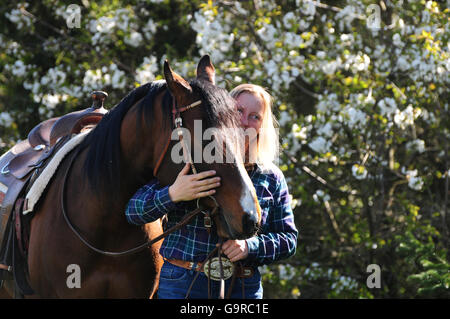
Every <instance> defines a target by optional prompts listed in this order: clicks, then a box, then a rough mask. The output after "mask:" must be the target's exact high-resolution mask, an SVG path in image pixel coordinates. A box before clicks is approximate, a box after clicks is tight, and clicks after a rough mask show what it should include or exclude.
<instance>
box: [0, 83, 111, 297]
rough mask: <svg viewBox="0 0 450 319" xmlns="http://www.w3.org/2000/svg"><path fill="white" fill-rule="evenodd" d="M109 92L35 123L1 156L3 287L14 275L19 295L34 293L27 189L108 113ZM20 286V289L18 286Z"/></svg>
mask: <svg viewBox="0 0 450 319" xmlns="http://www.w3.org/2000/svg"><path fill="white" fill-rule="evenodd" d="M107 96H108V94H107V93H106V92H103V91H94V92H92V93H91V97H92V100H93V103H92V106H91V107H89V108H86V109H84V110H81V111H76V112H72V113H69V114H66V115H64V116H62V117H56V118H51V119H49V120H46V121H44V122H42V123H40V124H38V125H36V127H34V128H33V129H32V130H31V131H30V133H29V134H28V137H27V139H26V140H24V141H21V142H20V143H18V144H16V145H15V146H14V147H13V148H12V149H10V150H9V151H8V152H7V153H5V154H4V155H3V156H1V157H0V288H1V287H2V285H3V281H4V280H6V279H14V281H15V288H18V290H19V291H20V293H19V294H18V295H16V296H19V297H20V296H23V295H29V294H33V293H34V292H33V290H32V289H31V287H30V286H29V285H28V280H27V277H28V268H27V247H28V235H29V222H30V219H31V218H32V216H30V217H28V216H29V215H33V214H28V215H26V217H25V216H23V215H22V214H21V213H22V210H23V202H24V198H25V196H26V193H27V190H28V189H29V188H30V187H31V185H32V184H33V182H34V181H35V180H36V178H37V177H38V176H39V174H40V173H41V172H42V170H43V169H44V168H45V166H46V164H47V163H48V162H49V161H50V159H51V158H52V156H53V155H54V154H56V152H57V151H58V150H59V149H60V148H61V147H62V146H63V145H64V144H65V143H66V142H67V141H68V140H70V138H71V137H72V136H73V135H74V134H78V133H80V132H83V131H85V130H89V129H92V128H93V127H95V125H97V123H98V122H100V120H101V119H102V118H103V116H104V115H105V114H106V113H107V110H106V109H105V108H104V101H105V99H106V98H107ZM15 290H17V289H15Z"/></svg>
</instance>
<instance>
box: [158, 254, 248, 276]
mask: <svg viewBox="0 0 450 319" xmlns="http://www.w3.org/2000/svg"><path fill="white" fill-rule="evenodd" d="M221 259H222V269H223V278H224V279H225V280H227V279H229V278H231V276H233V274H234V273H235V275H236V277H239V278H250V277H252V276H253V275H254V270H253V268H252V267H245V266H241V265H238V264H234V263H232V262H231V261H230V260H229V259H228V258H226V257H222V258H221ZM165 260H166V261H167V262H169V263H171V264H172V265H175V266H178V267H182V268H185V269H189V270H195V271H201V272H203V273H204V274H205V275H206V276H207V277H209V278H210V279H212V280H216V281H219V280H220V264H219V257H214V258H212V259H211V261H210V262H209V261H207V262H206V263H205V266H204V267H203V269H202V265H203V263H194V262H192V261H185V260H180V259H165Z"/></svg>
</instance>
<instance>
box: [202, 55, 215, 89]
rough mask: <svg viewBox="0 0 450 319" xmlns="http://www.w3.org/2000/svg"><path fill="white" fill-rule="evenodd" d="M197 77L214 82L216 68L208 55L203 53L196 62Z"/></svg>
mask: <svg viewBox="0 0 450 319" xmlns="http://www.w3.org/2000/svg"><path fill="white" fill-rule="evenodd" d="M197 79H203V80H206V81H208V82H211V83H212V84H215V83H216V70H215V69H214V65H213V64H212V62H211V58H210V57H209V55H204V56H203V57H202V58H201V59H200V61H199V62H198V66H197Z"/></svg>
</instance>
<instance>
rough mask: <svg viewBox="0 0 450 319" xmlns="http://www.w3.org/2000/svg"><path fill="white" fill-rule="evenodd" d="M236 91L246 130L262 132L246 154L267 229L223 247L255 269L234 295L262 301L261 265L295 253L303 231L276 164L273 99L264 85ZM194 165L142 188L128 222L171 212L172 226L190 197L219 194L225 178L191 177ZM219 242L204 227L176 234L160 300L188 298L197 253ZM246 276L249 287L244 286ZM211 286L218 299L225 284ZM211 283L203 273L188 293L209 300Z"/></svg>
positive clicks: (169, 241)
mask: <svg viewBox="0 0 450 319" xmlns="http://www.w3.org/2000/svg"><path fill="white" fill-rule="evenodd" d="M230 94H231V95H232V96H233V97H234V98H235V100H236V101H237V108H238V111H239V113H240V115H241V126H242V128H243V129H244V130H246V129H253V130H255V131H256V132H257V135H256V143H254V141H253V142H252V141H250V143H249V145H248V149H247V153H248V154H247V155H248V156H247V157H246V158H248V159H249V161H250V162H249V163H246V168H247V172H248V174H249V176H250V179H251V180H252V182H253V185H254V187H255V190H256V194H257V197H258V201H259V204H260V206H261V230H260V231H259V232H258V234H257V235H256V236H254V237H252V238H249V239H246V240H227V241H226V242H225V243H224V244H223V246H222V248H223V253H224V255H225V256H226V257H227V258H228V259H230V261H231V262H238V261H239V262H241V263H242V264H243V265H244V266H245V267H246V268H247V269H251V272H249V273H247V276H244V277H242V278H238V279H236V281H235V283H234V285H233V290H232V292H231V298H243V297H244V298H246V299H261V298H262V296H263V289H262V285H261V275H260V273H259V271H258V268H257V267H258V266H260V265H264V264H270V263H272V262H274V261H277V260H280V259H284V258H287V257H289V256H291V255H293V254H294V253H295V250H296V246H297V235H298V231H297V229H296V227H295V224H294V216H293V213H292V209H291V205H290V204H291V203H290V198H289V193H288V188H287V184H286V180H285V178H284V176H283V173H282V172H281V170H280V169H279V168H277V167H276V166H275V165H274V164H273V161H274V160H275V159H276V158H277V156H278V145H279V144H278V143H279V142H278V134H277V131H276V129H275V126H274V125H275V124H276V120H275V119H274V118H273V115H272V109H271V108H272V98H271V96H270V95H269V93H267V92H266V91H265V90H264V89H263V88H262V87H260V86H257V85H253V84H242V85H239V86H238V87H236V88H235V89H233V90H232V91H231V92H230ZM189 168H190V166H189V164H186V166H185V167H184V168H183V170H182V171H181V172H180V173H179V175H178V177H177V179H176V180H175V182H174V183H173V184H172V185H170V186H166V187H161V186H160V185H159V183H158V181H157V180H156V179H155V180H152V181H150V182H149V183H148V184H147V185H144V186H143V187H142V188H141V189H139V190H138V191H137V192H136V194H135V195H134V196H133V197H132V198H131V200H130V202H129V203H128V207H127V210H126V216H127V219H128V221H129V222H130V223H133V224H137V225H142V224H145V223H148V222H152V221H155V220H156V219H158V218H161V217H162V216H164V215H165V214H168V213H169V214H168V220H169V225H170V224H175V223H176V222H177V221H179V218H180V217H181V216H183V214H184V213H185V210H184V204H183V202H184V201H189V200H193V199H196V198H200V197H204V196H208V195H212V194H214V193H215V189H214V188H216V187H219V186H220V178H219V177H214V175H215V172H214V171H207V172H201V173H198V174H192V175H188V174H187V173H188V172H189ZM180 212H181V213H180ZM217 240H218V238H217V236H214V235H213V234H211V235H209V234H208V233H207V229H206V228H205V227H202V226H197V227H194V228H193V227H190V230H179V231H177V232H174V233H172V234H170V235H169V236H168V237H167V238H166V239H165V240H164V242H163V243H162V246H161V250H160V253H161V255H162V256H163V258H164V265H163V267H162V269H161V274H160V282H159V289H158V298H160V299H181V298H185V296H186V293H187V291H188V289H189V286H190V285H191V282H192V281H193V279H194V277H195V275H196V272H197V269H198V264H200V263H201V262H202V260H197V259H196V255H197V254H200V255H205V253H209V251H210V250H211V244H212V245H215V244H216V243H217ZM180 241H184V243H183V245H182V246H183V247H186V245H188V247H191V248H192V249H190V252H186V251H178V250H177V246H178V245H179V244H180ZM213 247H214V246H213ZM205 250H206V251H205ZM189 262H191V263H190V264H189ZM187 265H189V266H187ZM242 280H243V281H244V289H241V287H242V282H241V281H242ZM211 284H212V285H211V293H212V297H214V298H217V296H218V291H219V282H217V281H211ZM207 285H208V279H207V277H206V275H205V274H204V273H203V272H202V273H200V274H199V276H198V278H197V280H196V281H195V283H194V285H193V286H192V289H191V291H190V295H189V296H188V297H189V298H203V299H205V298H207V297H208V289H207V287H208V286H207ZM230 285H231V279H228V280H226V282H225V291H227V292H228V288H229V286H230ZM243 294H245V295H244V296H243Z"/></svg>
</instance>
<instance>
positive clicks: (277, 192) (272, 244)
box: [125, 165, 298, 266]
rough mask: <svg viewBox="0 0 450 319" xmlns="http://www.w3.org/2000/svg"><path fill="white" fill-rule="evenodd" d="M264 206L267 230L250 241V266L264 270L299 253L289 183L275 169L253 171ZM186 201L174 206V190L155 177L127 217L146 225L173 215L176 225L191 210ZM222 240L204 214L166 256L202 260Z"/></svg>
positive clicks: (176, 236) (167, 245)
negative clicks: (162, 185)
mask: <svg viewBox="0 0 450 319" xmlns="http://www.w3.org/2000/svg"><path fill="white" fill-rule="evenodd" d="M249 176H250V179H251V180H252V182H253V185H254V187H255V190H256V195H257V197H258V201H259V204H260V206H261V230H260V231H259V232H258V234H257V235H256V236H254V237H252V238H249V239H247V240H246V241H247V245H248V251H249V254H248V257H247V258H246V260H244V263H245V264H247V265H254V266H259V265H263V264H270V263H272V262H274V261H276V260H280V259H284V258H287V257H289V256H291V255H293V254H294V253H295V250H296V247H297V235H298V231H297V229H296V227H295V224H294V215H293V212H292V208H291V200H290V197H289V193H288V188H287V184H286V180H285V178H284V175H283V173H282V172H281V170H280V169H279V168H278V167H276V166H275V165H273V167H271V168H270V169H265V170H264V171H263V169H262V168H261V167H260V166H258V165H256V166H255V167H254V168H253V169H252V170H251V171H250V172H249ZM186 206H187V203H186V202H178V203H174V202H172V200H171V199H170V197H169V187H168V186H165V187H161V185H160V184H159V182H158V181H157V180H156V179H154V180H151V181H150V182H149V183H148V184H147V185H144V186H143V187H141V188H140V189H139V190H138V191H137V192H136V193H135V194H134V196H133V197H132V198H131V199H130V201H129V203H128V205H127V209H126V212H125V214H126V217H127V220H128V222H129V223H132V224H135V225H143V224H145V223H149V222H153V221H155V220H157V219H158V218H161V217H163V216H164V215H165V214H167V213H169V214H168V217H169V218H168V225H167V226H168V227H171V226H173V225H175V224H176V223H177V222H179V221H180V220H181V219H182V217H183V216H184V215H185V214H186V213H187V212H189V210H190V209H189V208H187V207H186ZM218 239H219V238H218V236H217V235H216V234H214V232H211V234H209V233H208V231H207V229H206V228H205V226H204V225H203V215H198V216H196V217H194V219H193V220H192V221H191V222H190V223H189V224H188V225H186V226H185V227H184V228H182V229H180V230H178V231H176V232H174V233H172V234H170V235H168V236H167V237H166V238H165V239H164V241H163V243H162V245H161V250H160V253H161V255H162V256H163V257H164V258H167V259H181V260H186V261H193V262H202V261H203V260H205V259H206V257H207V255H208V253H209V252H210V251H212V250H213V249H214V248H215V246H216V244H217V242H218Z"/></svg>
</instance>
